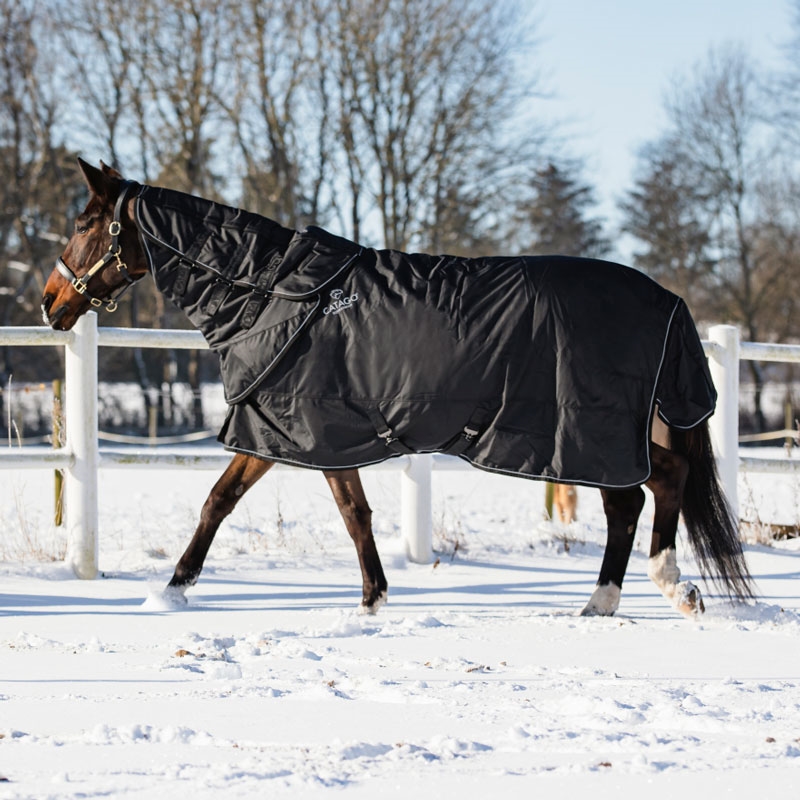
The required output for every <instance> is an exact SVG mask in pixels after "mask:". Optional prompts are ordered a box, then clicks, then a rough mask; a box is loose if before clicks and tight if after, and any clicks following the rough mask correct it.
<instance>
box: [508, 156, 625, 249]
mask: <svg viewBox="0 0 800 800" xmlns="http://www.w3.org/2000/svg"><path fill="white" fill-rule="evenodd" d="M531 189H532V197H531V198H530V200H529V201H528V202H527V205H526V206H525V207H524V208H523V209H521V211H520V212H519V215H518V224H519V229H520V233H519V234H518V236H519V240H520V244H521V245H522V247H521V249H522V250H523V251H525V252H529V253H533V254H541V255H545V254H554V253H557V254H559V255H567V256H585V257H587V258H602V257H603V256H604V255H606V254H607V253H608V251H609V250H610V243H609V241H608V239H607V238H606V237H605V236H604V235H603V222H602V219H600V218H599V217H590V216H588V211H589V209H591V208H592V207H593V206H594V205H596V201H595V197H594V191H593V190H592V188H591V187H590V186H587V185H586V184H584V183H582V182H581V181H580V180H579V179H578V177H577V176H576V175H575V174H573V172H572V170H571V169H570V168H569V167H559V166H558V165H556V164H555V163H553V162H549V163H548V164H547V165H546V166H545V167H543V168H541V169H538V170H536V172H535V173H534V175H533V178H532V180H531Z"/></svg>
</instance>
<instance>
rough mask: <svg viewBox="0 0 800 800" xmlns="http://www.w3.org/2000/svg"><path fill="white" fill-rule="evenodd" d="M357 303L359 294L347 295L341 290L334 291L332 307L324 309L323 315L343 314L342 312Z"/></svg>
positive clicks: (328, 306)
mask: <svg viewBox="0 0 800 800" xmlns="http://www.w3.org/2000/svg"><path fill="white" fill-rule="evenodd" d="M356 302H358V292H354V293H353V294H351V295H345V293H344V292H343V291H342V290H341V289H334V290H333V291H332V292H331V302H330V305H327V306H325V308H323V309H322V313H323V314H325V316H327V315H328V314H341V312H342V311H346V310H347V309H348V308H350V306H352V305H353V303H356Z"/></svg>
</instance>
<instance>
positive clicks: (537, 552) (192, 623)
mask: <svg viewBox="0 0 800 800" xmlns="http://www.w3.org/2000/svg"><path fill="white" fill-rule="evenodd" d="M363 476H364V482H365V488H366V491H367V496H368V497H369V500H370V504H371V506H372V507H373V510H374V523H375V532H376V540H377V543H378V548H379V550H380V552H381V555H382V558H383V562H384V568H385V570H386V572H387V577H388V579H389V585H390V588H389V601H388V603H387V605H386V606H384V607H383V608H382V609H381V610H380V612H379V613H378V614H377V615H375V616H368V615H363V614H360V613H359V610H358V603H359V600H360V583H361V581H360V575H359V573H358V565H357V561H356V556H355V552H354V549H353V547H352V544H351V543H350V541H349V538H348V537H347V534H346V532H345V530H344V527H343V525H342V524H341V522H340V521H339V518H338V512H337V511H336V508H335V506H334V504H333V502H332V500H331V499H330V497H329V495H328V490H327V486H326V484H325V481H324V480H323V478H322V477H321V476H320V475H318V474H316V473H313V472H304V471H299V470H290V469H276V470H273V471H272V472H271V473H270V474H268V475H267V476H266V477H265V478H264V479H263V480H262V481H261V483H259V484H258V485H257V486H256V487H255V488H254V489H253V490H252V491H251V492H250V493H249V494H248V495H246V496H245V498H244V499H243V500H242V502H241V503H240V506H239V507H238V508H237V510H236V511H235V512H234V514H233V515H232V516H231V518H230V519H229V521H227V522H226V523H225V524H224V525H223V527H222V529H221V530H220V533H219V534H218V536H217V540H216V541H215V543H214V545H213V546H212V549H211V553H210V555H209V558H208V561H207V565H206V569H205V571H204V572H203V574H202V576H201V578H200V582H199V583H198V585H197V586H196V587H195V588H194V589H192V590H190V592H189V593H188V600H189V602H188V604H186V605H183V604H176V603H175V602H174V601H171V600H170V598H168V597H166V598H165V597H164V595H163V587H164V586H165V585H166V583H167V581H168V579H169V577H170V575H171V572H172V568H173V566H174V564H175V561H176V560H177V558H178V557H179V555H180V553H181V552H182V549H183V547H184V546H185V545H186V543H187V541H188V539H189V536H190V535H191V532H192V530H193V528H194V524H195V521H196V518H197V514H198V512H199V509H200V506H201V504H202V502H203V500H204V499H205V496H206V494H207V492H208V490H209V489H210V487H211V485H212V484H213V482H214V481H215V480H216V477H217V476H216V475H215V474H214V473H209V472H195V473H192V472H189V471H166V470H159V469H153V468H147V469H126V470H119V469H114V470H103V471H101V493H100V508H101V520H100V522H101V553H100V566H101V570H102V577H101V578H98V579H97V580H95V581H79V580H77V579H75V578H74V577H73V576H72V574H71V572H70V570H69V569H68V568H67V567H66V566H65V565H64V564H63V562H61V561H59V560H57V559H58V557H59V556H60V555H63V552H64V549H65V543H64V541H63V534H62V533H61V532H60V531H58V530H57V529H55V528H54V527H53V525H52V521H51V517H52V500H51V495H52V473H48V472H44V471H42V472H39V471H30V472H22V471H21V472H10V471H7V472H3V473H2V478H0V526H2V528H1V529H2V531H3V534H2V536H1V537H0V777H2V778H3V779H4V780H3V781H2V782H0V798H2V800H6V799H8V800H10V799H11V798H15V799H16V798H37V800H41V798H59V800H60V799H61V798H85V797H99V796H110V797H125V798H159V797H172V796H175V794H176V793H177V792H181V793H183V794H186V795H187V796H191V797H192V798H198V799H201V800H202V799H203V798H212V797H214V798H217V797H219V796H220V793H224V796H226V797H237V798H238V797H242V798H262V797H265V796H273V797H292V798H297V797H323V798H327V797H347V798H348V799H349V798H366V797H370V798H372V797H376V796H377V797H381V798H384V797H385V798H404V799H405V798H408V797H414V796H418V797H421V798H425V797H440V796H442V795H443V794H444V793H446V792H450V793H453V796H461V797H467V798H468V797H477V796H479V795H481V794H486V793H489V792H491V793H492V795H499V796H504V797H522V796H525V797H530V796H535V794H536V793H539V792H542V793H555V796H556V797H571V796H578V793H591V796H592V797H599V798H603V797H609V798H610V797H614V798H620V797H623V798H629V797H630V798H633V797H640V796H647V797H648V798H666V797H673V796H674V795H675V793H676V792H678V793H681V792H686V793H691V795H692V796H702V795H704V794H707V795H709V796H712V797H720V796H732V797H750V796H751V795H756V794H757V795H758V796H761V795H763V794H764V793H765V792H768V794H769V796H770V798H774V797H778V798H783V797H787V798H788V797H795V796H796V793H797V786H798V785H799V784H800V601H799V600H798V596H800V580H798V579H800V555H799V554H798V550H800V543H799V542H798V540H788V541H784V542H774V543H770V544H764V543H754V544H750V545H748V547H747V557H748V561H749V564H750V567H751V570H752V572H753V574H754V575H755V576H756V579H757V583H758V588H759V592H760V593H759V598H758V600H757V601H756V602H755V603H752V604H749V605H746V606H738V607H736V606H731V605H729V604H728V603H726V602H724V601H723V600H721V599H720V598H718V597H715V596H714V594H713V592H712V591H711V590H710V588H709V587H704V588H705V590H706V591H705V595H704V596H705V602H706V609H707V611H706V613H705V615H703V616H702V617H700V618H699V619H697V620H696V621H692V620H687V619H684V618H683V617H681V616H680V615H679V614H678V613H677V612H675V611H674V610H673V609H671V608H670V606H669V605H668V603H667V602H666V601H665V600H664V598H663V597H662V596H661V594H660V592H659V591H658V589H657V588H656V587H655V586H654V585H653V584H652V583H651V582H650V581H649V580H648V578H647V557H646V555H647V552H648V549H649V524H650V520H651V517H652V506H651V504H650V501H648V505H647V506H646V507H645V511H644V513H643V515H642V522H641V523H640V529H639V534H638V536H637V544H636V547H635V549H634V554H633V557H632V559H631V566H630V569H629V572H628V577H627V579H626V581H625V586H624V587H623V591H622V597H621V602H620V608H619V611H618V612H617V615H616V616H614V617H610V618H598V617H595V618H584V617H580V616H578V614H579V612H580V610H581V609H582V608H583V606H584V605H585V603H586V601H587V600H588V598H589V597H590V596H591V594H592V592H593V589H594V583H595V580H596V576H597V572H598V570H599V566H600V561H601V558H602V553H603V543H604V533H603V530H604V529H603V516H602V509H601V506H600V498H599V493H598V492H596V491H593V490H589V489H580V490H579V505H578V517H579V519H578V522H576V523H573V524H572V525H571V526H569V527H567V528H565V527H561V526H557V525H554V524H552V523H549V522H545V521H543V519H542V508H543V490H542V487H541V485H539V484H535V483H530V482H527V481H522V480H515V479H511V478H501V477H497V476H489V475H485V474H483V473H480V472H478V471H474V470H473V471H466V472H458V473H451V472H444V473H440V474H435V482H434V502H435V546H436V549H437V551H438V562H437V563H436V564H412V563H409V562H408V561H407V560H406V558H405V555H404V549H403V543H402V542H401V541H400V538H399V531H398V527H397V520H398V519H399V508H398V494H399V491H398V483H397V482H398V478H397V475H396V474H394V473H392V472H370V471H369V470H366V471H364V473H363ZM746 489H747V496H746V497H745V491H744V485H743V490H742V497H743V500H742V502H743V507H744V506H748V504H749V506H748V508H749V512H752V514H754V515H755V516H757V517H758V518H759V519H761V520H763V521H777V522H782V523H791V522H795V523H796V522H797V521H798V518H797V504H796V498H797V489H798V487H797V486H796V485H793V484H792V479H790V478H788V477H780V478H776V477H774V476H771V477H770V476H753V477H750V478H749V479H748V481H747V486H746ZM744 510H747V509H745V508H743V511H744ZM782 513H783V514H784V515H785V516H784V518H777V517H779V516H780V515H781V514H782ZM751 518H752V515H751ZM678 555H679V558H678V563H679V566H680V567H681V569H682V572H683V577H684V578H686V579H690V580H694V581H695V582H698V576H697V574H696V567H695V566H694V563H693V561H692V560H691V557H690V556H689V554H687V553H686V552H684V551H683V550H682V549H681V550H679V554H678ZM54 559H55V560H54ZM700 585H701V586H703V584H702V583H700Z"/></svg>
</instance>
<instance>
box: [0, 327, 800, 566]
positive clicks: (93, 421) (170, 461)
mask: <svg viewBox="0 0 800 800" xmlns="http://www.w3.org/2000/svg"><path fill="white" fill-rule="evenodd" d="M709 338H710V341H708V342H704V343H703V346H704V348H705V352H706V355H707V356H708V357H709V363H710V365H711V372H712V375H713V378H714V383H715V385H716V387H717V391H718V393H719V402H718V405H717V411H716V413H715V415H714V416H713V417H712V418H711V422H710V424H711V433H712V436H713V438H714V443H715V447H716V450H717V458H718V466H719V472H720V477H721V479H722V482H723V484H724V486H725V490H726V492H727V494H728V497H729V499H730V500H731V503H732V504H733V506H734V508H736V509H737V511H738V499H737V490H736V477H737V474H738V472H739V471H742V470H744V471H752V472H786V471H792V472H795V473H800V467H799V465H798V463H797V462H792V461H787V460H782V459H758V458H740V457H739V454H738V431H739V360H740V359H743V360H746V359H749V360H754V361H795V362H800V346H794V345H778V344H758V343H750V342H745V343H741V342H740V341H739V333H738V329H737V328H735V327H733V326H731V325H718V326H716V327H714V328H711V330H710V331H709ZM0 345H30V346H36V345H63V346H64V347H65V366H66V369H65V373H66V374H65V379H66V380H65V398H64V400H65V416H66V419H65V423H66V425H65V428H66V443H65V444H64V446H63V447H57V448H49V447H44V446H26V447H17V448H14V447H9V448H3V449H0V468H2V467H7V468H15V469H41V468H60V469H63V470H64V487H65V488H64V504H65V515H64V520H65V525H66V528H67V535H68V542H69V545H68V552H67V559H68V561H69V562H70V564H71V565H72V568H73V570H74V571H75V574H76V575H77V576H78V577H80V578H94V577H95V576H96V575H97V560H98V544H99V539H98V537H99V531H98V513H97V512H98V493H97V471H98V469H99V468H101V467H103V468H106V467H120V468H122V467H127V466H132V465H137V464H138V465H141V464H158V465H159V466H161V467H175V468H180V469H183V468H186V467H191V468H194V469H214V470H218V471H220V472H221V471H222V470H223V469H224V467H225V466H226V465H227V463H228V462H229V461H230V458H231V456H230V454H229V453H226V452H224V451H222V450H220V452H218V453H198V454H189V455H187V454H186V452H185V451H183V452H179V451H177V450H175V449H174V448H169V447H163V446H162V447H159V448H158V449H155V448H143V449H142V450H139V451H131V450H122V451H120V450H114V449H113V448H110V447H102V448H100V447H99V444H98V435H97V433H98V431H97V349H98V347H153V348H176V349H205V348H206V347H207V345H206V343H205V340H204V339H203V337H202V335H201V334H200V333H199V332H197V331H175V330H168V331H163V330H143V329H136V328H99V329H98V327H97V315H96V314H95V313H94V312H90V313H88V314H86V315H85V316H83V317H81V319H80V320H79V321H78V324H77V325H76V326H75V328H74V329H73V330H72V331H68V332H62V331H53V330H50V329H48V328H44V327H37V328H34V327H30V328H29V327H19V328H13V327H8V328H0ZM369 469H396V470H399V471H400V473H401V478H400V492H401V520H400V526H401V532H402V535H403V538H404V540H405V543H406V552H407V554H408V557H409V558H410V559H411V560H412V561H417V562H422V563H425V562H428V561H430V560H431V559H432V554H433V551H432V503H431V471H432V470H433V469H469V466H468V465H467V464H466V462H464V461H462V460H461V459H457V458H451V457H447V456H439V455H436V456H430V455H420V456H410V457H409V456H401V457H400V458H393V459H390V460H389V461H386V462H384V464H381V465H376V466H374V467H370V468H369Z"/></svg>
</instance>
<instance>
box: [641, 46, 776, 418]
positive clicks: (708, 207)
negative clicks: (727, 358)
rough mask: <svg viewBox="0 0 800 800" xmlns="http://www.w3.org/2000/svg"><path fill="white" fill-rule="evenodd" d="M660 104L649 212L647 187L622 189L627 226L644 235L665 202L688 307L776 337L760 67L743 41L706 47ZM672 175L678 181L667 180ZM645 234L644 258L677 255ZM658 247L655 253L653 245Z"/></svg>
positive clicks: (756, 375)
mask: <svg viewBox="0 0 800 800" xmlns="http://www.w3.org/2000/svg"><path fill="white" fill-rule="evenodd" d="M666 110H667V113H668V117H669V121H670V128H669V131H668V132H667V134H666V135H665V136H664V137H663V138H662V139H661V140H660V141H659V142H657V143H655V144H654V145H653V146H652V147H651V149H650V150H649V156H648V157H649V158H650V167H651V169H650V171H649V173H648V174H646V177H645V180H646V182H649V183H650V184H651V188H652V189H653V193H651V194H650V195H649V197H648V203H650V208H649V210H648V209H647V208H645V207H644V205H643V204H642V201H643V200H644V197H645V195H644V193H642V192H639V194H638V196H637V194H636V193H634V194H631V195H629V200H628V204H627V213H628V229H629V230H632V231H635V230H638V231H639V232H641V230H642V221H643V220H646V219H647V217H648V215H652V214H653V213H654V210H653V209H654V208H655V206H654V205H653V204H657V203H659V202H661V203H663V204H664V205H665V207H666V206H667V205H668V206H669V208H668V209H667V211H666V214H665V216H666V217H667V218H668V219H670V220H671V223H672V226H673V227H672V231H671V233H672V234H673V235H676V236H684V237H688V238H684V240H683V242H682V245H681V246H680V247H678V249H679V250H680V249H681V247H682V248H683V255H681V254H678V257H677V260H676V266H679V268H681V269H685V270H693V271H696V272H697V275H698V277H697V278H696V279H695V280H690V279H689V278H688V276H686V275H684V276H683V278H682V283H684V285H687V286H689V285H691V286H692V288H693V290H695V291H694V300H695V302H697V301H698V300H700V299H702V302H703V307H702V308H701V309H698V308H697V307H695V311H696V312H697V311H698V310H699V312H700V313H701V314H702V316H704V317H705V318H706V319H709V318H714V319H724V320H726V321H732V322H737V323H739V324H740V325H741V326H742V329H743V332H744V335H745V336H746V337H747V338H748V339H750V340H752V341H759V340H761V339H763V338H768V337H770V336H774V335H775V334H776V332H777V331H776V329H775V328H774V326H773V321H774V320H773V309H772V307H771V305H772V299H773V296H774V290H775V287H777V286H778V285H779V284H780V282H781V280H782V267H781V263H782V262H781V260H780V259H777V258H775V257H774V253H771V252H769V251H768V250H767V249H765V247H764V238H763V237H764V233H765V231H767V230H769V229H770V227H771V226H774V221H773V220H771V219H770V215H769V210H768V209H767V207H766V206H765V204H764V203H763V197H764V194H763V192H761V186H762V185H763V182H764V179H765V176H767V175H768V172H769V170H768V165H769V163H770V162H769V159H768V158H767V155H768V151H767V150H766V143H767V142H768V141H769V138H768V129H767V120H766V116H765V114H764V96H763V92H762V88H761V85H760V82H759V80H758V76H757V70H756V68H755V66H754V65H753V63H752V62H751V60H750V58H749V57H748V55H747V54H746V52H745V51H744V50H743V49H741V48H740V47H734V46H728V47H726V48H723V49H722V50H720V51H711V52H710V54H709V56H708V58H707V60H706V61H705V62H704V63H702V64H700V65H698V66H697V67H696V69H695V71H694V73H693V74H692V75H691V77H690V78H689V79H687V80H684V81H682V82H677V83H676V84H675V85H674V86H673V88H672V91H671V93H670V95H669V96H668V98H667V102H666ZM670 170H672V173H671V174H670V172H669V171H670ZM674 176H677V177H678V180H677V181H676V182H675V183H674V185H672V186H671V185H670V180H671V178H672V177H674ZM676 187H677V189H678V191H679V193H680V194H679V195H675V194H673V195H672V196H671V197H670V196H668V194H667V193H663V194H661V196H660V197H659V196H658V192H659V189H664V188H666V189H667V190H669V189H670V188H676ZM640 188H641V187H640ZM634 207H638V212H637V213H638V216H637V214H636V213H633V212H634ZM648 239H649V241H648V244H649V246H650V249H649V255H648V256H646V258H648V259H649V260H650V261H651V262H652V260H653V258H654V257H658V256H664V257H668V256H669V255H670V254H671V255H672V257H673V258H674V257H675V250H676V247H675V246H673V247H672V248H670V249H668V248H664V247H663V246H661V243H660V241H659V242H658V243H656V242H655V241H654V239H653V237H652V236H650V237H646V241H647V240H648ZM656 244H658V245H659V246H660V247H661V249H660V251H659V250H655V249H654V245H656ZM662 266H666V265H662ZM701 286H702V290H700V287H701ZM748 364H749V368H750V371H751V375H752V378H753V381H754V384H755V387H756V391H755V412H756V419H757V424H758V425H759V427H761V426H763V413H762V411H761V403H760V397H761V387H762V385H763V382H764V377H763V371H762V368H761V365H760V364H758V363H757V362H748Z"/></svg>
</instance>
